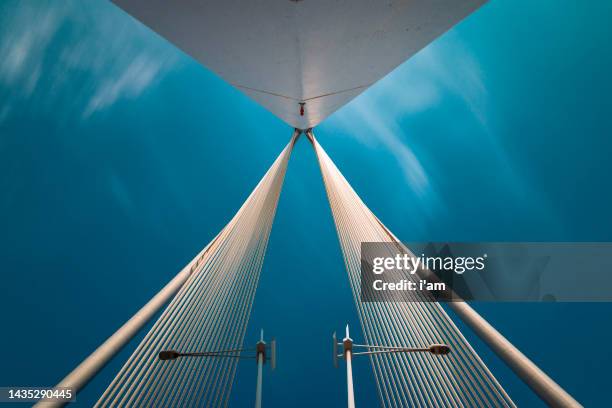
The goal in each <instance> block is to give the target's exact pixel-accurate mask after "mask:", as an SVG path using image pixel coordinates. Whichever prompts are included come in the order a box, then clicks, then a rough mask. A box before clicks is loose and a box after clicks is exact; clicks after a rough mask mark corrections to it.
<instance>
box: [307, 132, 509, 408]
mask: <svg viewBox="0 0 612 408" xmlns="http://www.w3.org/2000/svg"><path fill="white" fill-rule="evenodd" d="M307 135H308V138H309V139H310V141H311V143H312V144H313V146H314V149H315V152H316V155H317V159H318V161H319V166H320V168H321V173H322V175H323V181H324V184H325V189H326V191H327V196H328V199H329V202H330V206H331V210H332V215H333V218H334V222H335V224H336V231H337V233H338V238H339V240H340V247H341V249H342V254H343V257H344V262H345V266H346V269H347V272H348V277H349V281H350V285H351V289H352V293H353V299H354V301H355V305H356V307H357V312H358V315H359V320H360V323H361V326H362V329H363V336H364V338H365V341H366V342H367V343H368V344H375V345H389V346H396V345H402V347H416V348H418V347H422V346H423V345H429V344H439V343H442V344H446V345H448V346H449V347H450V349H451V350H452V352H451V353H450V354H448V355H447V356H445V358H437V356H435V355H432V353H370V354H369V357H370V360H371V363H372V368H373V371H374V377H375V379H376V384H377V388H378V393H379V396H380V400H381V403H382V405H383V406H384V407H406V406H411V407H448V406H453V407H513V406H515V405H514V403H513V402H512V400H511V399H510V397H509V396H508V394H507V393H506V391H505V390H504V389H503V388H502V386H501V385H500V384H499V382H498V381H497V380H496V379H495V377H494V376H493V374H492V373H491V372H490V371H489V369H488V368H487V366H486V365H485V364H484V362H483V361H482V360H481V359H480V357H479V356H478V354H477V353H476V352H475V351H474V349H473V348H472V347H471V346H470V344H469V343H468V342H467V340H466V339H465V337H464V336H463V335H462V334H461V332H460V331H459V329H458V328H457V326H456V325H455V324H454V323H453V321H452V320H451V319H450V318H449V316H448V315H447V314H446V312H445V311H444V309H443V308H442V306H441V305H440V304H439V303H437V302H435V301H431V300H433V298H432V299H427V298H424V296H427V295H426V294H423V293H427V292H410V291H397V293H394V294H393V295H392V296H394V298H393V299H389V300H390V301H388V302H363V301H362V300H361V297H360V295H361V279H360V276H361V275H360V272H361V244H362V242H395V243H396V244H398V245H397V246H393V250H391V248H389V254H388V256H391V257H392V256H395V252H394V251H396V248H401V249H402V251H406V253H410V252H409V250H408V249H407V248H406V247H404V246H403V245H401V243H400V242H399V241H398V240H397V239H396V238H395V237H394V236H393V235H392V234H390V233H389V232H388V230H387V229H386V228H385V227H384V225H383V224H382V223H381V222H380V220H378V218H376V216H375V215H374V214H373V213H372V212H371V211H370V210H369V209H368V207H367V206H366V205H365V204H364V203H363V201H361V199H360V198H359V196H358V195H357V194H356V193H355V191H354V190H353V188H352V187H351V186H350V185H349V183H348V182H347V181H346V179H345V178H344V177H343V176H342V174H341V173H340V171H339V170H338V168H337V167H336V166H335V164H334V163H333V162H332V160H331V159H330V158H329V156H328V155H327V153H326V152H325V151H324V150H323V148H322V147H321V145H320V144H319V143H318V142H317V140H316V138H315V137H314V135H313V134H312V132H308V133H307ZM401 278H406V276H401V277H399V276H398V277H397V279H398V280H399V279H401ZM391 279H393V277H392V278H391ZM408 279H415V280H416V279H418V278H417V277H409V278H408Z"/></svg>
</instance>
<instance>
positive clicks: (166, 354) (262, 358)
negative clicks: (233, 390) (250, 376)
mask: <svg viewBox="0 0 612 408" xmlns="http://www.w3.org/2000/svg"><path fill="white" fill-rule="evenodd" d="M245 351H254V352H255V356H254V357H253V356H243V355H242V354H241V353H242V352H245ZM268 353H269V356H268ZM158 357H159V359H160V360H162V361H169V360H176V359H177V358H179V357H234V358H240V359H251V358H255V359H256V360H257V388H256V390H255V408H261V394H262V383H263V365H264V364H265V363H266V361H269V362H270V366H271V368H272V370H274V369H276V340H274V339H272V340H271V341H270V345H269V346H268V345H266V342H265V341H264V338H263V329H262V330H261V335H260V338H259V341H258V342H257V343H256V344H255V347H251V348H241V349H230V350H216V351H200V352H190V353H182V352H179V351H176V350H162V351H160V352H159V354H158Z"/></svg>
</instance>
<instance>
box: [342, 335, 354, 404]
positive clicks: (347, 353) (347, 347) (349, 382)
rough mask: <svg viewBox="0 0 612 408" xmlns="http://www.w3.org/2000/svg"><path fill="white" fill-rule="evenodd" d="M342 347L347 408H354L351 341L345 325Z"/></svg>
mask: <svg viewBox="0 0 612 408" xmlns="http://www.w3.org/2000/svg"><path fill="white" fill-rule="evenodd" d="M342 344H343V346H344V359H345V360H346V391H347V397H348V408H355V391H354V389H353V360H352V357H353V356H352V353H353V339H351V337H350V335H349V326H348V324H347V325H346V337H345V338H344V339H342Z"/></svg>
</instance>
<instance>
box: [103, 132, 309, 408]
mask: <svg viewBox="0 0 612 408" xmlns="http://www.w3.org/2000/svg"><path fill="white" fill-rule="evenodd" d="M297 137H298V135H297V134H294V136H293V137H292V139H291V141H290V142H289V144H288V145H287V147H285V149H284V150H283V151H282V153H281V154H280V155H279V157H278V158H277V159H276V161H275V162H274V164H273V165H272V167H270V169H269V170H268V172H267V173H266V175H265V176H264V177H263V179H262V180H261V181H260V183H259V184H258V185H257V187H256V188H255V189H254V190H253V192H252V193H251V195H250V196H249V197H248V199H247V200H246V202H245V203H244V204H243V205H242V207H241V208H240V210H239V211H238V213H237V214H236V215H235V216H234V218H233V219H232V220H231V221H230V222H229V223H228V224H227V225H226V226H225V228H223V230H222V231H221V232H220V233H219V235H218V236H217V237H216V238H215V239H214V240H213V241H212V242H211V243H210V244H209V245H208V246H207V247H206V248H205V250H204V251H202V253H201V254H200V255H198V257H197V258H196V259H195V262H193V263H192V268H193V271H192V273H191V276H190V277H189V279H188V280H187V281H186V282H185V284H184V285H183V286H182V288H181V289H180V291H179V292H178V293H177V295H176V296H175V297H174V298H173V299H172V301H171V302H170V304H169V305H168V307H167V308H166V309H165V310H164V311H163V313H162V314H161V316H160V317H159V318H158V320H157V321H156V322H155V324H154V325H153V327H152V328H151V330H150V331H149V332H148V333H147V335H146V336H145V338H144V339H143V340H142V342H141V343H140V345H139V346H138V347H137V348H136V350H135V351H134V353H133V354H132V355H131V357H130V358H129V359H128V361H127V362H126V363H125V365H124V366H123V368H121V370H120V371H119V373H118V374H117V376H116V377H115V379H114V380H113V381H112V383H111V384H110V385H109V387H108V388H107V390H106V391H105V392H104V394H103V395H102V396H101V398H100V399H99V401H98V403H97V404H96V407H151V406H153V407H160V406H227V404H228V398H229V395H230V390H231V387H232V382H233V378H234V375H235V372H236V366H237V364H238V360H239V359H240V358H241V352H243V351H245V349H244V348H243V341H244V335H245V331H246V327H247V323H248V320H249V316H250V312H251V307H252V304H253V299H254V297H255V291H256V288H257V284H258V280H259V275H260V272H261V267H262V263H263V259H264V255H265V253H266V246H267V244H268V238H269V235H270V230H271V228H272V222H273V219H274V214H275V211H276V206H277V203H278V198H279V195H280V191H281V187H282V184H283V179H284V176H285V171H286V168H287V162H288V160H289V157H290V155H291V151H292V148H293V145H294V143H295V141H296V139H297ZM262 341H263V340H262ZM161 350H164V352H163V353H162V354H160V351H161ZM176 350H180V352H178V351H176ZM202 350H206V351H205V352H201V351H202ZM262 353H263V351H260V353H259V354H258V355H259V356H261V355H262ZM207 355H208V357H211V358H177V357H180V356H201V357H206V356H207ZM220 357H224V358H220ZM253 358H256V356H255V355H254V356H253ZM164 360H174V361H164Z"/></svg>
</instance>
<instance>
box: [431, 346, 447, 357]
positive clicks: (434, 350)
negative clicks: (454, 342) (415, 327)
mask: <svg viewBox="0 0 612 408" xmlns="http://www.w3.org/2000/svg"><path fill="white" fill-rule="evenodd" d="M450 351H451V349H450V347H448V346H447V345H446V344H432V345H431V346H429V352H430V353H431V354H435V355H436V356H444V355H446V354H448V353H450Z"/></svg>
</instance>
